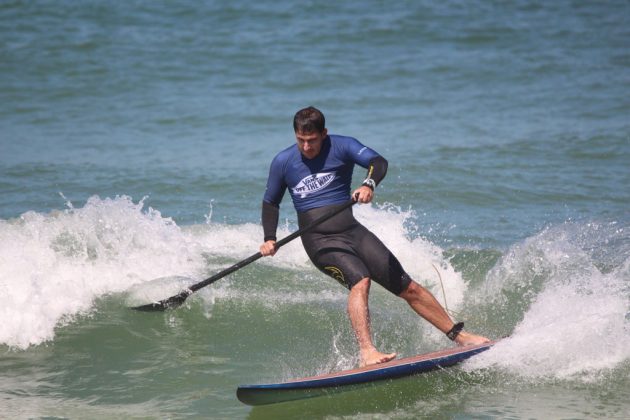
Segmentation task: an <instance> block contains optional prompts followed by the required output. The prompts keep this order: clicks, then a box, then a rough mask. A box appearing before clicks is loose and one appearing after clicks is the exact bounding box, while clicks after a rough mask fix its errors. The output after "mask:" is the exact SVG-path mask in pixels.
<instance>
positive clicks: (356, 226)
mask: <svg viewBox="0 0 630 420" xmlns="http://www.w3.org/2000/svg"><path fill="white" fill-rule="evenodd" d="M335 207H337V206H336V205H331V206H325V207H320V208H317V209H312V210H309V211H306V212H302V213H298V223H299V225H300V228H302V227H304V226H308V225H309V224H310V223H311V222H312V221H313V220H315V219H317V218H319V217H321V216H322V215H324V214H326V213H328V212H330V211H331V210H332V209H334V208H335ZM302 244H304V249H305V250H306V253H307V254H308V256H309V258H310V259H311V261H312V262H313V264H315V266H316V267H317V268H318V269H319V270H321V271H322V272H323V273H325V274H327V275H329V276H331V277H332V278H334V279H335V280H337V281H338V282H339V283H341V284H342V285H344V286H345V287H347V288H348V289H351V288H352V287H353V286H354V285H355V284H357V283H358V282H359V281H360V280H361V279H363V278H366V277H369V278H370V279H372V280H374V281H376V282H377V283H379V284H380V285H381V286H383V287H384V288H385V289H387V290H389V291H390V292H392V293H393V294H395V295H399V294H400V293H402V292H403V291H404V290H406V289H407V286H409V283H410V282H411V278H410V277H409V275H408V274H407V273H406V272H405V270H403V268H402V266H401V265H400V262H398V259H396V257H395V256H394V255H393V254H392V253H391V251H390V250H389V249H387V247H386V246H385V245H384V244H383V243H382V242H381V240H380V239H378V238H377V237H376V235H374V234H373V233H372V232H370V231H369V230H368V229H367V228H365V226H363V225H362V224H361V223H359V222H358V221H357V220H356V219H355V218H354V216H353V215H352V209H351V208H348V209H347V210H344V211H342V212H341V213H339V214H338V215H336V216H334V217H332V218H331V219H329V220H326V221H325V222H323V223H321V224H319V225H318V226H316V227H314V228H313V229H312V230H311V231H309V232H307V233H305V234H303V235H302Z"/></svg>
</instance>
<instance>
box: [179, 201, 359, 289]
mask: <svg viewBox="0 0 630 420" xmlns="http://www.w3.org/2000/svg"><path fill="white" fill-rule="evenodd" d="M354 204H355V201H352V200H351V201H348V202H347V203H346V204H344V205H343V206H341V207H339V208H336V209H334V210H333V211H331V212H330V213H327V214H325V215H323V216H321V217H319V218H317V219H315V220H314V221H313V223H311V224H310V225H308V226H305V227H303V228H302V229H298V230H296V231H295V232H293V233H292V234H290V235H287V236H286V237H284V238H282V239H280V240H279V241H278V242H276V250H277V249H279V248H280V247H281V246H283V245H286V244H288V243H289V242H291V241H292V240H294V239H295V238H297V237H298V236H302V235H303V234H304V233H306V232H308V231H309V230H311V229H313V228H314V227H315V226H317V225H319V224H320V223H323V222H325V221H326V220H328V219H330V218H331V217H333V216H336V215H338V214H339V213H341V212H342V211H344V210H346V209H347V208H349V207H352V206H353V205H354ZM262 256H263V255H262V254H261V253H260V252H257V253H255V254H254V255H252V256H250V257H249V258H246V259H244V260H243V261H239V262H237V263H236V264H234V265H233V266H231V267H228V268H226V269H225V270H223V271H221V272H220V273H217V274H215V275H214V276H212V277H209V278H207V279H205V280H203V281H200V282H199V283H196V284H193V285H192V286H190V287H189V288H188V289H189V290H190V291H191V292H196V291H197V290H199V289H201V288H202V287H206V286H208V285H209V284H212V283H214V282H215V281H217V280H219V279H220V278H223V277H225V276H227V275H228V274H231V273H233V272H235V271H236V270H240V269H241V268H243V267H245V266H246V265H249V264H251V263H253V262H254V261H256V260H258V259H259V258H261V257H262Z"/></svg>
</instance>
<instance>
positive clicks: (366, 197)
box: [352, 156, 387, 203]
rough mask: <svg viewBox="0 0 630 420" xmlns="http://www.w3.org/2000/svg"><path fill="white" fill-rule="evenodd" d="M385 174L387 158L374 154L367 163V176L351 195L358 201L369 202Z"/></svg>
mask: <svg viewBox="0 0 630 420" xmlns="http://www.w3.org/2000/svg"><path fill="white" fill-rule="evenodd" d="M386 174H387V160H386V159H385V158H384V157H382V156H376V157H375V158H373V159H372V160H370V163H369V165H368V172H367V177H366V178H365V180H364V181H363V183H362V184H361V186H360V187H359V188H357V189H356V190H355V191H354V192H353V193H352V197H353V199H354V200H356V201H358V202H359V203H369V202H371V201H372V198H374V189H375V188H376V186H377V185H378V184H379V183H380V182H381V181H382V180H383V178H385V175H386Z"/></svg>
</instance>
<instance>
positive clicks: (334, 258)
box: [260, 107, 488, 366]
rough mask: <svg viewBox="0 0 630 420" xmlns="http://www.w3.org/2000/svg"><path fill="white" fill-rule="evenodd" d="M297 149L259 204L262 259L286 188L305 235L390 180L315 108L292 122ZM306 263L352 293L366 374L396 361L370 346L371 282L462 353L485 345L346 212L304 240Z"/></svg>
mask: <svg viewBox="0 0 630 420" xmlns="http://www.w3.org/2000/svg"><path fill="white" fill-rule="evenodd" d="M293 129H294V131H295V137H296V139H297V143H296V144H294V145H292V146H290V147H288V148H287V149H285V150H283V151H281V152H280V153H279V154H278V155H277V156H276V157H275V158H274V159H273V161H272V163H271V168H270V171H269V178H268V180H267V189H266V191H265V195H264V198H263V204H262V223H263V230H264V235H265V238H264V243H263V244H262V245H261V246H260V252H261V254H262V255H264V256H272V255H274V254H275V252H276V247H275V243H276V229H277V226H278V219H279V212H280V207H279V206H280V202H281V201H282V197H283V196H284V193H285V191H286V190H287V188H288V189H289V191H290V194H291V198H292V199H293V204H294V206H295V209H296V210H297V214H298V224H299V226H300V228H302V227H304V226H308V225H309V224H310V223H311V222H312V221H313V220H315V219H317V218H319V217H321V216H322V215H323V214H327V213H328V212H330V211H331V209H334V208H335V207H339V206H340V205H343V204H345V203H347V202H348V201H349V200H350V198H351V197H352V199H353V200H355V201H358V202H359V203H369V202H371V201H372V198H373V197H374V189H375V188H376V186H377V185H378V184H379V183H380V182H381V181H382V180H383V178H384V177H385V174H386V172H387V161H386V160H385V159H384V158H383V157H382V156H380V155H379V154H378V153H376V152H375V151H374V150H372V149H370V148H368V147H365V146H363V145H362V144H361V143H360V142H359V141H358V140H356V139H354V138H352V137H344V136H338V135H332V134H331V135H328V130H327V129H326V125H325V118H324V115H323V114H322V113H321V111H319V110H318V109H316V108H313V107H308V108H305V109H302V110H300V111H298V112H297V113H296V114H295V117H294V119H293ZM355 164H358V165H360V166H362V167H364V168H367V169H368V173H367V178H366V179H365V181H363V184H362V185H361V186H360V187H359V188H358V189H356V190H355V191H354V192H353V193H352V195H350V186H351V182H352V171H353V168H354V165H355ZM302 243H303V245H304V248H305V250H306V253H307V254H308V256H309V258H310V259H311V261H312V262H313V264H315V266H316V267H317V268H318V269H319V270H321V271H322V272H324V273H326V274H328V275H329V276H331V277H333V278H334V279H335V280H337V281H339V282H340V283H341V284H343V285H344V286H346V287H347V288H348V289H350V294H349V296H348V315H349V317H350V322H351V324H352V328H353V330H354V332H355V334H356V338H357V341H358V343H359V348H360V357H361V362H360V365H361V366H366V365H372V364H377V363H384V362H387V361H389V360H392V359H394V358H395V357H396V353H381V352H380V351H378V350H377V349H376V348H375V347H374V344H373V343H372V336H371V332H370V318H369V310H368V294H369V291H370V284H371V281H372V280H374V281H376V282H377V283H379V284H380V285H381V286H383V287H385V288H386V289H387V290H389V291H390V292H392V293H393V294H395V295H397V296H400V297H401V298H403V299H404V300H405V301H407V303H408V304H409V305H410V306H411V308H412V309H413V310H414V311H416V313H418V314H419V315H420V316H422V317H423V318H425V319H426V320H427V321H429V322H430V323H431V324H433V325H434V326H435V327H436V328H438V329H439V330H440V331H442V332H444V333H445V334H446V335H447V336H448V337H449V338H450V339H451V340H454V341H455V342H457V344H459V345H469V344H480V343H484V342H487V341H488V339H487V338H485V337H482V336H478V335H474V334H471V333H467V332H465V331H463V323H458V324H454V323H453V321H451V319H450V318H449V316H448V314H447V313H446V311H445V310H444V309H443V308H442V306H441V305H440V304H439V302H438V301H437V300H436V299H435V298H434V297H433V295H432V294H431V293H430V292H429V291H428V290H426V289H425V288H424V287H422V286H420V285H419V284H418V283H416V282H415V281H413V280H412V279H411V278H410V277H409V275H408V274H407V273H406V272H405V271H404V270H403V268H402V266H401V265H400V262H399V261H398V260H397V259H396V257H395V256H394V255H393V254H392V253H391V252H390V251H389V249H387V247H386V246H385V245H384V244H383V243H382V242H381V241H380V240H379V239H378V238H377V237H376V236H375V235H374V234H373V233H371V232H370V231H369V230H367V229H366V228H365V227H364V226H363V225H361V224H360V223H359V222H358V221H357V220H356V219H355V218H354V216H353V215H352V208H350V207H349V208H347V209H346V210H344V211H342V212H341V213H339V214H338V215H336V216H334V217H332V218H330V219H329V220H327V221H325V222H323V223H321V224H319V225H317V226H316V227H315V228H314V229H312V230H311V231H309V232H307V233H305V234H303V235H302Z"/></svg>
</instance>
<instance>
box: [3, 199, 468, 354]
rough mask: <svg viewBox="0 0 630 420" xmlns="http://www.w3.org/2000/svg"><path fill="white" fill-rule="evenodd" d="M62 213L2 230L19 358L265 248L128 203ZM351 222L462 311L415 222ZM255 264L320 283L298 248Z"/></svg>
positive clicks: (247, 228)
mask: <svg viewBox="0 0 630 420" xmlns="http://www.w3.org/2000/svg"><path fill="white" fill-rule="evenodd" d="M67 205H68V209H66V210H64V211H53V212H51V213H48V214H42V213H35V212H27V213H25V214H23V215H22V216H21V217H19V218H17V219H13V220H8V221H6V220H1V221H0V296H1V297H0V299H1V300H2V301H1V302H0V317H1V318H2V319H3V323H2V326H1V327H0V343H2V344H5V345H8V346H10V347H14V348H21V349H24V348H27V347H29V346H31V345H37V344H41V343H43V342H45V341H49V340H52V339H54V336H55V328H56V327H58V326H60V325H63V324H64V323H67V322H71V321H72V319H73V317H74V316H76V315H77V314H86V313H89V312H90V311H91V310H93V308H94V303H95V300H96V299H98V298H99V297H103V296H107V295H110V294H115V293H123V292H125V293H126V294H127V295H128V297H127V299H128V301H129V302H128V303H130V304H132V305H133V304H140V303H146V301H152V300H159V299H161V298H165V297H168V296H171V295H172V294H175V293H177V292H178V291H179V290H180V289H181V288H182V287H183V286H184V285H186V284H191V283H194V282H196V281H200V280H201V279H203V277H206V276H207V275H208V273H210V274H214V273H215V272H218V271H219V270H221V269H223V268H226V267H227V266H229V265H231V264H233V263H234V262H235V261H237V260H241V259H244V258H246V257H249V256H250V255H252V254H253V253H255V252H257V250H258V246H259V245H260V242H261V240H260V238H262V228H261V227H260V226H259V225H256V224H243V225H225V224H217V223H213V222H212V221H210V220H208V223H206V224H204V225H196V226H190V227H179V226H177V224H175V222H174V221H173V220H171V219H170V218H165V217H163V216H162V215H161V214H160V213H159V212H158V211H157V210H154V209H151V208H148V209H145V208H144V203H143V201H140V202H137V203H136V202H134V201H133V200H132V199H131V198H129V197H126V196H122V197H116V198H113V199H111V198H106V199H101V198H99V197H91V198H90V199H89V200H88V201H87V203H86V204H85V205H84V206H83V207H77V206H73V205H72V204H71V203H68V204H67ZM355 212H356V214H357V217H358V218H359V219H360V220H361V221H362V222H363V223H365V224H366V225H367V226H368V227H369V228H370V229H372V230H373V231H374V232H375V233H376V234H377V235H378V236H380V237H381V238H382V239H383V241H384V242H385V243H386V244H387V245H388V246H389V247H391V249H392V250H393V251H394V252H395V253H396V254H397V255H398V256H399V259H400V260H401V262H402V263H403V265H404V266H405V268H406V269H407V270H408V271H409V272H410V273H411V275H412V276H413V277H414V278H415V279H417V280H418V281H420V282H421V283H423V284H425V285H427V286H428V287H429V288H431V289H432V290H433V291H434V293H435V294H436V296H438V298H440V300H442V299H443V296H444V295H443V294H442V292H441V288H440V286H439V279H438V275H437V273H436V271H435V270H436V269H438V270H440V275H441V277H442V280H443V284H444V287H445V289H446V296H447V297H448V303H449V305H450V306H451V307H456V306H457V305H458V304H459V303H460V301H461V297H462V295H463V293H464V290H465V288H466V287H465V284H464V282H463V280H462V279H461V276H460V275H459V273H456V272H455V271H454V270H453V269H452V267H450V266H449V265H448V264H447V263H446V262H445V261H444V259H443V258H442V256H441V249H440V248H439V247H437V246H435V245H433V244H431V243H430V242H428V241H426V240H424V239H419V238H416V239H411V238H409V236H408V232H407V229H406V228H405V226H406V224H407V223H408V222H409V219H410V218H413V217H414V216H413V213H411V212H404V211H399V210H397V209H394V208H391V207H384V208H377V207H375V206H357V207H356V208H355ZM286 216H287V217H293V214H290V215H286ZM293 230H295V226H294V225H293V224H289V223H285V224H284V225H283V226H281V227H280V229H279V232H278V236H279V237H284V236H285V235H288V234H289V233H290V232H291V231H293ZM257 264H265V265H268V266H273V267H275V268H280V269H283V270H295V271H296V273H297V274H296V279H297V280H296V281H298V280H299V278H301V277H303V276H304V275H313V274H315V275H317V276H319V275H320V274H319V273H317V272H316V270H315V269H314V268H313V266H312V265H311V264H310V262H309V261H308V257H307V256H306V253H305V252H304V250H303V248H302V246H301V244H300V241H299V239H296V240H295V241H293V242H291V243H289V244H288V245H286V246H285V247H283V248H282V249H281V250H280V251H279V252H278V253H277V255H276V256H275V257H274V258H264V259H262V260H260V261H259V262H257ZM321 276H322V279H323V275H321ZM322 281H323V282H325V281H326V280H324V279H323V280H322ZM225 284H229V282H226V283H223V282H222V283H221V286H218V287H213V288H212V289H213V291H214V294H212V293H210V295H211V296H210V298H209V300H210V301H212V300H213V299H214V295H215V294H217V293H218V294H220V295H221V296H224V297H229V296H230V295H231V294H233V293H234V292H233V291H231V290H230V287H229V286H225ZM332 284H333V287H334V286H336V285H334V283H332ZM236 293H238V292H236ZM257 293H259V294H256V293H254V295H253V298H256V299H258V298H260V299H262V300H264V301H265V302H268V303H269V302H276V303H279V304H285V305H291V304H293V303H295V302H298V303H299V302H304V301H305V300H307V301H310V300H312V299H324V300H329V301H337V300H339V299H341V298H343V296H344V292H343V289H341V288H339V289H338V290H337V289H336V288H335V289H333V291H332V292H326V291H319V292H318V291H315V292H313V291H312V290H306V291H303V292H301V291H299V290H297V291H296V290H292V289H291V288H288V289H287V290H285V291H284V292H279V291H277V290H276V291H275V292H274V293H266V292H265V291H264V290H262V291H259V292H257ZM207 294H208V293H205V295H207ZM202 295H204V294H203V293H202ZM205 295H204V296H205ZM259 295H260V296H259ZM292 302H293V303H292Z"/></svg>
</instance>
